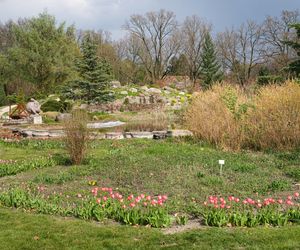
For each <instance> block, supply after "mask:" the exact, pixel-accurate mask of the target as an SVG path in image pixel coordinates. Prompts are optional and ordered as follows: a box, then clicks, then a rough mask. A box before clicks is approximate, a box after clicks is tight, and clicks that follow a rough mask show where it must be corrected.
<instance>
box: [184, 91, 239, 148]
mask: <svg viewBox="0 0 300 250" xmlns="http://www.w3.org/2000/svg"><path fill="white" fill-rule="evenodd" d="M227 92H228V93H231V94H232V95H235V96H238V90H237V89H236V88H233V87H231V86H229V85H217V86H214V87H213V88H212V89H211V90H209V91H205V92H199V93H198V94H197V95H196V96H195V98H194V100H193V102H192V104H191V105H190V107H189V108H188V109H187V112H186V114H185V120H186V125H187V128H188V129H189V130H191V131H192V132H193V133H194V135H195V136H197V137H198V138H200V139H203V140H205V141H208V142H209V143H211V144H215V145H218V146H221V147H222V148H228V147H229V148H233V149H239V147H240V144H241V142H240V141H241V137H240V134H241V133H240V128H239V124H238V122H237V120H236V118H235V114H234V112H233V109H234V106H235V105H229V106H230V108H228V107H227V106H226V103H225V101H224V100H223V96H224V95H225V94H226V93H227ZM229 102H230V101H229Z"/></svg>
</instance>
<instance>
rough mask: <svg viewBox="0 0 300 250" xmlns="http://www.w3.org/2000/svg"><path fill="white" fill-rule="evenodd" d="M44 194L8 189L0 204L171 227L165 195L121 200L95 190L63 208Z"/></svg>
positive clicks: (56, 199)
mask: <svg viewBox="0 0 300 250" xmlns="http://www.w3.org/2000/svg"><path fill="white" fill-rule="evenodd" d="M44 190H45V189H44V187H38V189H37V190H30V189H29V188H28V189H27V191H25V190H23V189H11V190H9V191H7V192H5V193H2V194H0V204H2V205H4V206H7V207H15V208H25V209H30V210H33V211H35V212H38V213H44V214H57V215H61V216H74V217H77V218H81V219H85V220H89V219H93V220H97V221H103V220H104V219H114V220H116V221H119V222H121V223H124V224H128V225H150V226H152V227H167V226H169V225H170V223H171V216H170V215H169V214H168V211H167V209H166V207H165V202H166V201H167V196H165V195H158V196H155V197H151V196H149V195H145V194H140V195H137V196H134V195H133V194H131V195H129V196H127V197H124V196H123V195H121V194H120V193H118V192H114V191H113V189H112V188H106V187H104V188H97V187H95V188H93V189H92V195H88V196H85V197H84V198H83V196H82V195H81V194H77V198H79V199H78V201H76V202H72V203H65V204H64V201H63V200H62V199H61V197H60V195H57V194H53V195H52V196H51V197H50V196H47V197H45V195H44ZM62 204H64V205H62Z"/></svg>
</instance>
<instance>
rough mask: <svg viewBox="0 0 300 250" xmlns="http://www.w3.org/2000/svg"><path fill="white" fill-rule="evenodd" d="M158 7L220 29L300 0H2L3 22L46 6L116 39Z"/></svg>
mask: <svg viewBox="0 0 300 250" xmlns="http://www.w3.org/2000/svg"><path fill="white" fill-rule="evenodd" d="M159 9H166V10H170V11H173V12H174V13H175V14H176V16H177V19H178V21H180V22H181V21H183V20H184V18H185V17H186V16H190V15H194V14H196V15H198V16H200V17H202V18H204V19H205V20H207V21H208V22H211V23H212V24H213V27H214V30H215V31H216V32H218V31H222V30H224V29H225V28H226V27H231V26H238V25H240V24H241V23H242V22H244V21H246V20H247V19H252V20H257V21H261V20H263V19H264V18H265V16H267V15H271V16H279V15H280V12H281V11H282V10H296V9H298V10H299V9H300V0H0V22H2V23H4V22H6V21H7V20H9V19H13V20H16V19H18V18H19V17H32V16H36V15H38V13H41V12H43V11H44V10H47V11H48V13H49V14H51V15H54V16H56V18H57V20H58V21H59V22H61V21H66V22H67V24H75V25H76V28H80V29H94V30H98V29H102V30H107V31H109V32H111V33H112V37H113V38H114V39H117V38H120V37H121V36H122V35H123V31H122V29H121V26H122V25H123V24H124V22H125V21H126V20H128V19H129V17H130V15H132V14H144V13H146V12H148V11H156V10H159Z"/></svg>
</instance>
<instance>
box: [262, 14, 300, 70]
mask: <svg viewBox="0 0 300 250" xmlns="http://www.w3.org/2000/svg"><path fill="white" fill-rule="evenodd" d="M299 21H300V14H299V11H298V10H295V11H282V12H281V15H280V17H271V16H268V17H267V18H266V20H265V21H264V23H263V37H262V38H263V43H264V54H265V57H266V59H268V60H269V61H270V60H271V62H272V64H273V67H274V68H275V69H274V70H276V71H278V70H280V69H282V67H284V66H286V65H287V64H288V62H289V60H290V58H291V57H293V55H294V51H293V50H290V49H289V47H288V46H287V45H286V44H285V43H284V41H288V40H292V39H293V36H295V33H293V32H290V26H289V25H290V24H293V23H297V22H299Z"/></svg>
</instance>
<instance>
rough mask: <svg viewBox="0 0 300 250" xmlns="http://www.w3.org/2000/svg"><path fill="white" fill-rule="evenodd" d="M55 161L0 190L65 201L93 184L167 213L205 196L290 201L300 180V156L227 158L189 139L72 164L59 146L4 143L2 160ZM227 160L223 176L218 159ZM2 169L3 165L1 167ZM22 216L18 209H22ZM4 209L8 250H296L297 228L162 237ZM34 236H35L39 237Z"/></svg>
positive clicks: (123, 143)
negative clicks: (157, 203) (154, 199)
mask: <svg viewBox="0 0 300 250" xmlns="http://www.w3.org/2000/svg"><path fill="white" fill-rule="evenodd" d="M49 154H51V155H53V159H55V162H56V164H54V165H52V166H50V167H43V168H38V166H35V165H34V164H33V165H32V166H33V167H32V168H31V167H30V166H31V165H29V167H28V168H26V169H25V168H24V169H23V170H20V171H19V172H18V174H16V175H6V176H3V177H1V178H0V192H3V191H5V190H6V189H9V188H11V187H22V186H26V185H30V186H45V187H46V191H45V194H46V195H47V194H51V193H53V192H56V193H61V197H62V199H63V202H64V201H66V202H70V201H72V200H76V199H78V198H77V197H76V196H77V194H78V193H80V194H82V195H83V196H84V195H85V194H90V190H91V188H92V187H91V186H89V181H90V180H96V181H97V183H98V186H100V187H101V186H102V187H103V186H107V187H112V188H114V189H118V191H119V192H121V193H122V194H124V195H128V194H131V193H133V194H137V193H146V194H150V195H157V194H167V195H168V197H169V200H168V209H169V211H170V213H175V212H182V213H187V214H190V213H191V204H192V201H193V200H196V202H199V203H202V202H203V201H204V200H205V199H206V198H207V196H208V195H212V194H217V195H219V194H222V195H238V196H240V197H246V196H251V197H255V196H256V195H257V194H258V195H259V196H263V197H264V196H270V195H271V196H273V197H277V196H280V195H286V194H287V193H291V192H294V191H295V190H297V186H296V185H295V184H296V183H299V182H300V153H299V151H294V152H285V153H283V152H277V153H276V152H273V153H271V152H269V153H267V152H265V153H262V152H248V151H247V152H246V151H245V152H236V153H233V152H224V151H220V150H217V149H215V148H213V147H210V146H207V145H205V144H201V143H194V142H192V141H188V140H165V141H154V140H120V141H107V140H103V141H96V142H94V143H93V145H92V148H91V150H90V153H89V158H88V159H87V161H86V163H85V164H83V165H80V166H70V165H69V164H68V157H67V156H66V153H65V151H64V146H63V143H62V142H60V141H23V142H20V143H7V142H0V159H2V160H10V159H11V160H18V161H19V162H22V161H24V162H27V163H28V162H29V163H30V162H32V161H34V160H35V158H36V156H42V157H47V156H48V155H49ZM219 159H224V160H225V168H224V171H223V176H220V175H219V166H218V160H219ZM0 168H1V165H0ZM20 210H21V209H20ZM20 210H18V211H16V210H10V209H4V208H1V209H0V217H1V220H0V229H1V235H0V244H1V246H2V247H3V249H41V248H43V249H64V248H72V249H73V248H74V249H76V248H78V249H82V248H86V249H92V248H93V249H105V248H106V249H118V248H119V249H139V248H144V249H157V248H159V247H161V248H166V249H172V248H173V249H211V248H215V249H222V248H224V249H225V248H227V249H228V248H231V249H232V248H233V249H235V248H236V249H238V248H248V247H249V248H254V249H262V248H265V249H275V248H281V249H297V248H300V243H299V242H300V240H299V237H300V226H287V227H283V228H267V227H257V228H251V229H247V228H221V229H219V228H209V227H202V228H201V229H197V230H192V231H188V232H185V233H178V234H174V235H164V234H163V233H162V231H161V230H160V229H153V228H146V227H129V226H123V225H119V224H116V223H108V224H105V225H103V224H101V223H96V222H86V221H82V220H77V219H71V218H68V219H65V218H63V217H52V216H47V215H37V214H33V213H32V214H28V213H23V212H21V211H20ZM35 236H37V237H38V238H37V237H35Z"/></svg>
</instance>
